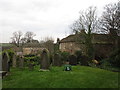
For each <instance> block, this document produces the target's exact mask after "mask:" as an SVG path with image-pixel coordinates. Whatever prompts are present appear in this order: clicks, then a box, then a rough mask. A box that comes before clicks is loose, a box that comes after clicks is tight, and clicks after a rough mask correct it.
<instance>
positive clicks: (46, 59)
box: [40, 49, 50, 70]
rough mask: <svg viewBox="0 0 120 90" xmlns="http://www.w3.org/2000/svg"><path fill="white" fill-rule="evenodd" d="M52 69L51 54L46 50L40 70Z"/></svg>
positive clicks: (43, 53) (42, 56) (43, 52)
mask: <svg viewBox="0 0 120 90" xmlns="http://www.w3.org/2000/svg"><path fill="white" fill-rule="evenodd" d="M49 67H50V60H49V52H48V50H46V49H44V50H43V51H42V54H41V61H40V69H41V70H48V69H49Z"/></svg>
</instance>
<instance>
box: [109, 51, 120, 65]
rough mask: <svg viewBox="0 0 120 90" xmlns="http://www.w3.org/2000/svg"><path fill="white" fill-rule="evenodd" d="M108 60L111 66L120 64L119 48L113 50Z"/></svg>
mask: <svg viewBox="0 0 120 90" xmlns="http://www.w3.org/2000/svg"><path fill="white" fill-rule="evenodd" d="M109 62H110V64H111V65H112V66H115V67H119V65H120V49H117V50H115V51H114V52H112V53H111V55H110V57H109Z"/></svg>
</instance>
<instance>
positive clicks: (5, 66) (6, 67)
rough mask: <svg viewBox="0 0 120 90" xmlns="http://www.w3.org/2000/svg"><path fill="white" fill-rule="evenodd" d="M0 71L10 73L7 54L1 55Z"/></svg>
mask: <svg viewBox="0 0 120 90" xmlns="http://www.w3.org/2000/svg"><path fill="white" fill-rule="evenodd" d="M2 71H7V72H9V71H10V59H9V55H8V53H7V52H5V53H3V54H2Z"/></svg>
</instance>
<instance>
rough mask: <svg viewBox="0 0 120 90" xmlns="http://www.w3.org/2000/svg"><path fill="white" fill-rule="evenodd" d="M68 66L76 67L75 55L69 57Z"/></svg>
mask: <svg viewBox="0 0 120 90" xmlns="http://www.w3.org/2000/svg"><path fill="white" fill-rule="evenodd" d="M69 64H70V65H77V57H76V56H75V55H70V56H69Z"/></svg>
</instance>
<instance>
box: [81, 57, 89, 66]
mask: <svg viewBox="0 0 120 90" xmlns="http://www.w3.org/2000/svg"><path fill="white" fill-rule="evenodd" d="M80 63H81V65H84V66H88V65H89V57H88V56H86V55H82V56H81V58H80Z"/></svg>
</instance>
